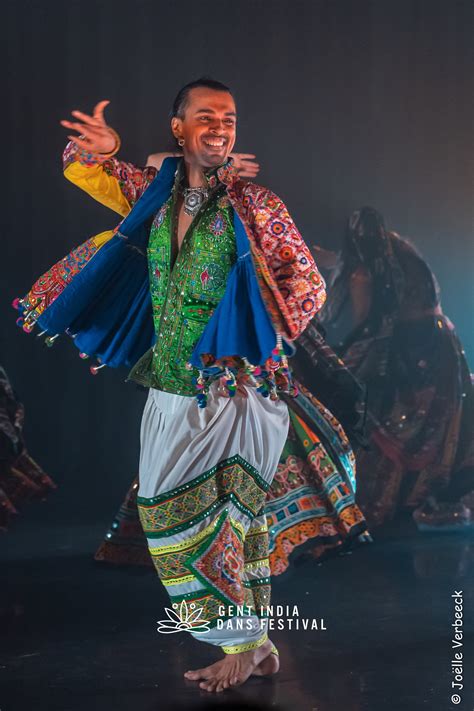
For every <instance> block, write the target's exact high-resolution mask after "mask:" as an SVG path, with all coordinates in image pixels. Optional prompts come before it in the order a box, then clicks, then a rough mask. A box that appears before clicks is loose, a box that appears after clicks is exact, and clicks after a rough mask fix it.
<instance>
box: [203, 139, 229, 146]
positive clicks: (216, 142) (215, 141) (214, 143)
mask: <svg viewBox="0 0 474 711" xmlns="http://www.w3.org/2000/svg"><path fill="white" fill-rule="evenodd" d="M204 143H205V144H206V145H207V146H213V147H214V148H222V146H223V145H224V143H225V141H223V140H222V139H221V140H219V139H209V138H208V139H204Z"/></svg>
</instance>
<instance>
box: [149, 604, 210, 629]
mask: <svg viewBox="0 0 474 711" xmlns="http://www.w3.org/2000/svg"><path fill="white" fill-rule="evenodd" d="M202 611H203V608H202V607H196V605H195V604H194V602H192V603H191V604H190V605H189V607H188V605H187V603H186V600H182V601H181V604H180V605H178V603H174V605H173V609H172V610H171V609H170V608H169V607H165V612H166V614H167V615H168V619H167V620H158V622H157V624H158V627H157V628H156V630H157V632H162V633H163V634H172V633H173V632H197V633H201V634H202V633H205V632H209V625H210V624H211V623H210V622H207V620H201V619H200V618H201V615H202Z"/></svg>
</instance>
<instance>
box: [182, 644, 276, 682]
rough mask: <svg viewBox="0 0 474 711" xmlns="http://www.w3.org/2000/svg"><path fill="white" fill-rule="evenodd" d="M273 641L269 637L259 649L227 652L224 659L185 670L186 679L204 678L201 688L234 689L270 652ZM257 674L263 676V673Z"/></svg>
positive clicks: (197, 679)
mask: <svg viewBox="0 0 474 711" xmlns="http://www.w3.org/2000/svg"><path fill="white" fill-rule="evenodd" d="M271 649H272V643H271V642H270V640H269V639H267V641H266V642H265V643H264V644H262V646H261V647H258V648H257V649H252V650H251V651H250V652H241V653H240V654H226V655H225V657H224V659H221V660H220V661H218V662H216V663H215V664H211V665H210V666H208V667H204V668H203V669H195V670H194V671H187V672H185V674H184V676H185V677H186V679H190V680H191V681H199V680H202V681H201V683H200V684H199V687H200V688H201V689H205V690H206V691H215V692H217V693H219V692H221V691H224V689H232V688H235V687H236V686H240V685H241V684H243V683H244V682H245V681H247V679H248V678H249V676H250V675H251V674H252V673H255V670H256V669H257V667H258V666H259V664H261V662H263V660H265V659H266V658H267V657H268V656H272V657H274V656H275V655H274V654H270V652H271ZM257 675H259V676H262V674H258V672H257Z"/></svg>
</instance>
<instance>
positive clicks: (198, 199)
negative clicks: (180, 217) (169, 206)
mask: <svg viewBox="0 0 474 711" xmlns="http://www.w3.org/2000/svg"><path fill="white" fill-rule="evenodd" d="M208 195H209V193H208V191H207V188H184V190H183V198H184V212H185V213H186V215H190V216H191V217H194V216H195V215H196V214H197V213H198V212H199V209H200V207H201V205H202V204H203V202H205V200H207V198H208Z"/></svg>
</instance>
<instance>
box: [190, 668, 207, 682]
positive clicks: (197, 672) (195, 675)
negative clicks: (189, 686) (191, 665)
mask: <svg viewBox="0 0 474 711" xmlns="http://www.w3.org/2000/svg"><path fill="white" fill-rule="evenodd" d="M184 676H185V677H186V679H191V680H192V681H197V680H198V679H207V676H208V669H207V668H204V669H194V670H193V671H187V672H185V673H184Z"/></svg>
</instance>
